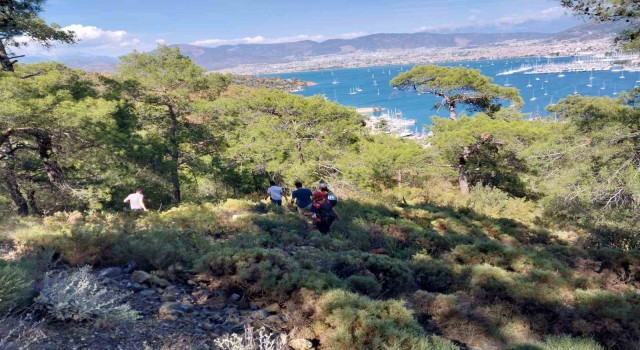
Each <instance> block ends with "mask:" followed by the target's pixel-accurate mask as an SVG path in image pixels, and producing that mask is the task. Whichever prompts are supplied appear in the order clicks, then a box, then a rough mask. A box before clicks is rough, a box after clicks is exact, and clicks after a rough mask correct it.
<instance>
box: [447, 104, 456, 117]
mask: <svg viewBox="0 0 640 350" xmlns="http://www.w3.org/2000/svg"><path fill="white" fill-rule="evenodd" d="M447 106H448V107H449V119H451V120H456V105H455V104H448V105H447Z"/></svg>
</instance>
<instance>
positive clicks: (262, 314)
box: [251, 310, 269, 320]
mask: <svg viewBox="0 0 640 350" xmlns="http://www.w3.org/2000/svg"><path fill="white" fill-rule="evenodd" d="M251 317H252V318H254V319H257V320H262V319H265V318H267V317H269V313H268V312H267V311H265V310H258V311H255V312H253V313H252V314H251Z"/></svg>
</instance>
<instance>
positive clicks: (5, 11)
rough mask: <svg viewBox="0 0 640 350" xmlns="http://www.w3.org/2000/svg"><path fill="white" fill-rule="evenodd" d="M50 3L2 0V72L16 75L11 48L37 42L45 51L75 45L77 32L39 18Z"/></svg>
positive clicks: (36, 0) (0, 26)
mask: <svg viewBox="0 0 640 350" xmlns="http://www.w3.org/2000/svg"><path fill="white" fill-rule="evenodd" d="M45 3H46V0H0V64H1V65H2V70H5V71H13V70H14V67H13V66H14V63H15V60H14V59H15V58H18V57H19V56H13V55H12V51H11V47H20V46H22V45H26V44H27V43H26V41H25V40H32V41H35V42H36V43H37V44H39V45H42V46H44V47H49V46H51V45H52V44H53V43H55V42H60V43H66V44H72V43H74V42H75V41H76V37H75V35H74V34H73V32H70V31H65V30H62V29H61V28H60V26H59V25H57V24H48V23H46V22H45V21H44V19H42V18H41V17H39V16H38V15H39V13H40V12H42V10H43V6H44V4H45Z"/></svg>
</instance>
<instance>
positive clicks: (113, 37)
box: [16, 24, 162, 57]
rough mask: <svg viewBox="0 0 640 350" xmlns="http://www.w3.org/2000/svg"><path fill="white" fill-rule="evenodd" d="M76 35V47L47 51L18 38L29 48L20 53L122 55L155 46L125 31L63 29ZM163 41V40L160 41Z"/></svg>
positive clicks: (56, 47)
mask: <svg viewBox="0 0 640 350" xmlns="http://www.w3.org/2000/svg"><path fill="white" fill-rule="evenodd" d="M62 29H63V30H66V31H71V32H73V33H74V34H75V35H76V38H77V39H78V42H77V43H76V44H74V45H55V46H54V47H53V48H51V49H49V50H47V49H45V48H43V47H41V46H40V45H38V44H37V43H35V42H34V41H33V40H31V39H30V38H29V37H20V38H16V40H17V41H20V42H23V43H27V44H28V46H27V47H25V48H21V49H20V51H21V52H23V53H26V54H29V55H38V56H50V57H56V56H62V55H65V54H68V53H72V52H79V51H84V52H89V53H91V54H95V55H110V56H112V55H121V54H124V53H128V52H131V51H133V50H148V49H152V48H153V47H154V46H155V45H152V44H148V43H144V42H142V41H141V40H140V39H138V38H136V37H134V36H132V35H131V34H129V33H127V32H126V31H124V30H105V29H102V28H98V27H94V26H85V25H82V24H72V25H70V26H66V27H63V28H62ZM160 40H162V39H160Z"/></svg>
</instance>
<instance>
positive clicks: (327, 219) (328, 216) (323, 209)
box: [310, 192, 339, 234]
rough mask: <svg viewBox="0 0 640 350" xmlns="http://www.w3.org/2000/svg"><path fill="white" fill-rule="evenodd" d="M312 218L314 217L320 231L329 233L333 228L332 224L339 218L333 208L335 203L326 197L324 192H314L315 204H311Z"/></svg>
mask: <svg viewBox="0 0 640 350" xmlns="http://www.w3.org/2000/svg"><path fill="white" fill-rule="evenodd" d="M310 211H311V213H312V214H311V218H313V219H314V222H315V224H316V228H317V229H318V231H320V233H324V234H327V233H329V230H330V229H331V224H333V222H334V221H335V220H336V219H338V218H339V217H338V214H336V212H335V211H334V210H333V205H332V204H331V203H330V202H329V201H328V200H327V199H326V198H324V194H322V192H316V193H314V194H313V204H312V205H311V209H310Z"/></svg>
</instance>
